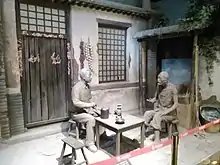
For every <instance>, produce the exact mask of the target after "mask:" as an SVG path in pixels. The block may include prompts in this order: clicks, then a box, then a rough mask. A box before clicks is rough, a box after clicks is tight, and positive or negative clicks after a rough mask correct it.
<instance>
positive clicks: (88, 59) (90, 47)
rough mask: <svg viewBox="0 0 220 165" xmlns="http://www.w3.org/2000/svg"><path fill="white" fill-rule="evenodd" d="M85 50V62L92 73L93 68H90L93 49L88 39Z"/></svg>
mask: <svg viewBox="0 0 220 165" xmlns="http://www.w3.org/2000/svg"><path fill="white" fill-rule="evenodd" d="M87 50H88V53H87V55H86V60H87V61H88V65H89V69H90V70H91V71H92V72H93V68H92V61H93V49H92V45H91V44H90V39H88V44H87Z"/></svg>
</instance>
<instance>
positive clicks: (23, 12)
mask: <svg viewBox="0 0 220 165" xmlns="http://www.w3.org/2000/svg"><path fill="white" fill-rule="evenodd" d="M20 22H21V30H22V31H33V32H42V33H44V32H46V33H55V34H65V33H66V24H65V11H64V10H59V9H51V8H46V7H41V6H35V5H28V4H23V3H21V4H20Z"/></svg>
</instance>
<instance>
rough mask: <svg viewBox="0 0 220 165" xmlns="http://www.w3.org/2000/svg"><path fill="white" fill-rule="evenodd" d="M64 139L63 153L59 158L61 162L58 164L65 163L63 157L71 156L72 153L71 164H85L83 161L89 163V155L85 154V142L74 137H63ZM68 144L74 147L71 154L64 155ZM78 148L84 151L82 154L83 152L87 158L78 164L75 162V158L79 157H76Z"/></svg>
mask: <svg viewBox="0 0 220 165" xmlns="http://www.w3.org/2000/svg"><path fill="white" fill-rule="evenodd" d="M62 141H63V149H62V151H61V155H60V158H59V164H58V165H63V163H64V162H63V159H64V158H66V157H69V156H71V155H72V163H71V165H79V164H83V163H86V164H88V159H87V157H86V155H85V152H84V144H83V143H81V142H80V141H78V140H76V139H75V138H73V137H67V138H65V139H63V140H62ZM66 145H69V146H70V147H71V148H72V153H71V154H68V155H64V153H65V149H66ZM78 149H80V150H81V151H82V154H83V157H84V159H85V160H84V161H83V162H81V163H78V164H76V163H75V160H76V159H77V158H76V150H78Z"/></svg>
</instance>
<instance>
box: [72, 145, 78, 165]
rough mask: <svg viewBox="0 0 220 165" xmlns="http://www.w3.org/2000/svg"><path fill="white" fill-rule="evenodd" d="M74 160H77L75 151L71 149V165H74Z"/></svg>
mask: <svg viewBox="0 0 220 165" xmlns="http://www.w3.org/2000/svg"><path fill="white" fill-rule="evenodd" d="M76 159H77V157H76V150H75V149H74V148H72V162H71V165H75V161H76Z"/></svg>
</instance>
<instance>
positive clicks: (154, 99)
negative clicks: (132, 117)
mask: <svg viewBox="0 0 220 165" xmlns="http://www.w3.org/2000/svg"><path fill="white" fill-rule="evenodd" d="M147 101H148V102H150V103H155V102H156V98H151V99H147Z"/></svg>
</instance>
